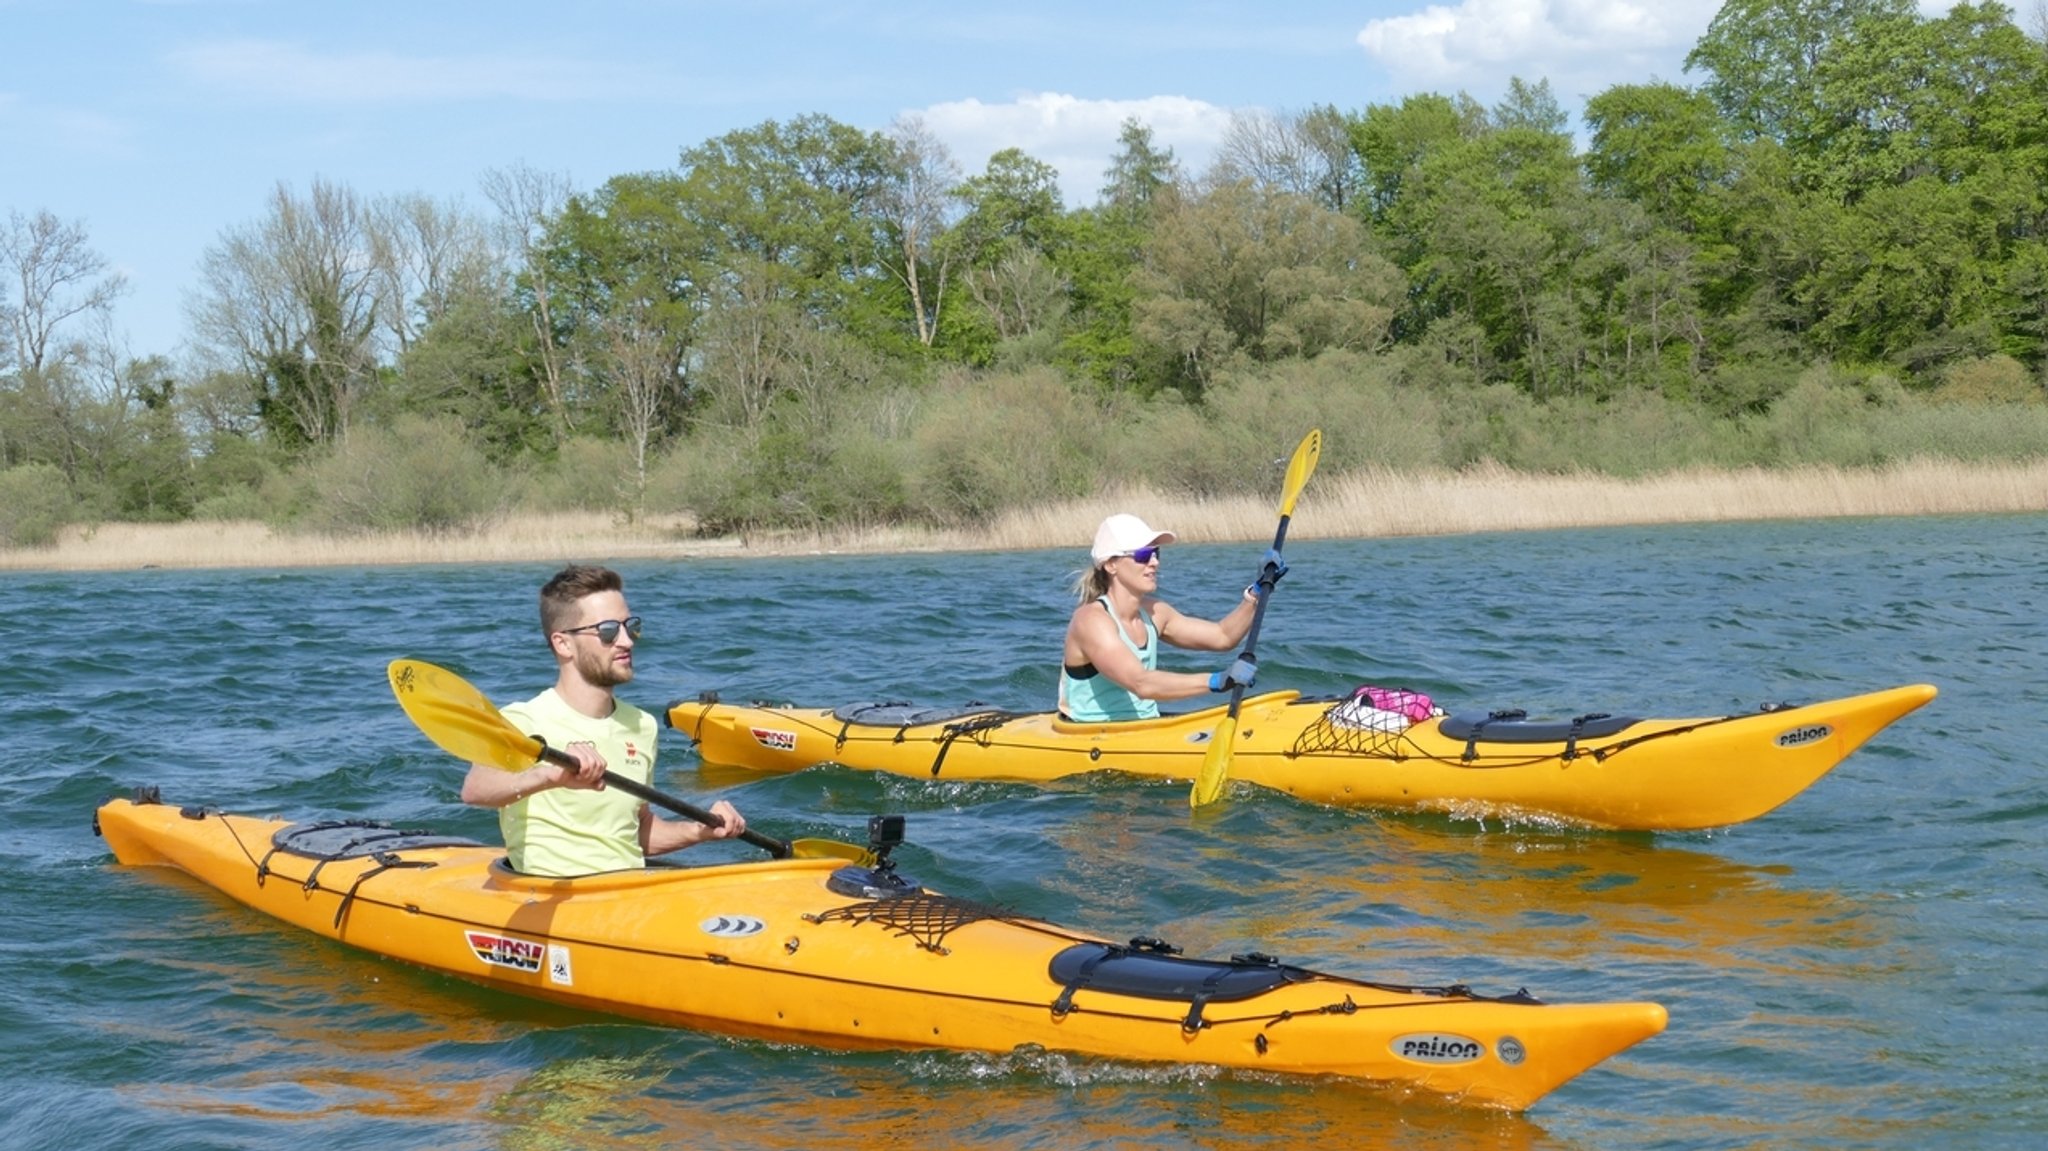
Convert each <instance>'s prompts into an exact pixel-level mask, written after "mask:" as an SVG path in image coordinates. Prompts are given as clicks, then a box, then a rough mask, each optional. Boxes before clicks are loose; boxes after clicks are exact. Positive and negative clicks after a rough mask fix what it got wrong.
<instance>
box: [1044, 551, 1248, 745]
mask: <svg viewBox="0 0 2048 1151" xmlns="http://www.w3.org/2000/svg"><path fill="white" fill-rule="evenodd" d="M1177 538H1178V537H1177V536H1175V535H1174V534H1173V533H1172V532H1169V531H1154V530H1152V528H1151V527H1150V526H1148V525H1147V524H1146V523H1145V521H1144V520H1141V519H1139V518H1138V517H1137V516H1134V515H1128V514H1124V513H1118V514H1117V515H1113V516H1111V517H1109V518H1108V519H1106V520H1103V521H1102V526H1100V527H1098V528H1097V529H1095V544H1094V546H1093V547H1091V548H1090V549H1089V553H1088V554H1089V558H1090V560H1091V561H1093V562H1092V564H1091V566H1090V567H1089V569H1088V570H1087V571H1086V572H1083V573H1082V574H1081V576H1080V578H1078V579H1077V580H1075V582H1074V591H1075V594H1076V595H1077V596H1078V597H1079V598H1080V600H1081V605H1080V606H1079V607H1077V608H1075V609H1074V615H1073V618H1072V619H1070V620H1069V621H1068V622H1067V643H1066V652H1065V655H1064V657H1063V658H1062V660H1061V666H1060V701H1059V709H1060V714H1061V715H1062V716H1064V717H1065V718H1067V719H1071V720H1077V721H1080V722H1084V723H1100V722H1107V721H1111V720H1122V719H1155V718H1157V717H1158V715H1159V701H1161V700H1175V699H1188V698H1190V697H1192V696H1197V695H1201V694H1203V693H1205V692H1212V691H1229V690H1230V689H1231V688H1233V687H1235V686H1238V685H1240V684H1242V685H1243V686H1245V687H1250V686H1252V682H1253V680H1254V679H1255V678H1256V677H1257V672H1258V668H1257V667H1256V666H1255V665H1254V664H1253V663H1252V661H1250V660H1248V659H1244V658H1241V657H1240V658H1239V659H1237V660H1234V661H1232V663H1231V664H1230V666H1229V667H1227V668H1224V669H1223V670H1222V671H1218V672H1213V673H1206V674H1205V673H1202V672H1184V671H1160V670H1159V644H1160V642H1161V641H1164V642H1166V643H1170V644H1172V645H1173V646H1175V647H1184V648H1188V649H1190V650H1193V651H1229V650H1230V649H1231V648H1233V647H1236V646H1237V644H1238V641H1240V640H1242V639H1244V636H1245V632H1246V631H1248V630H1250V628H1251V626H1252V616H1253V615H1254V614H1255V613H1256V612H1257V610H1258V603H1259V597H1260V596H1262V595H1265V594H1267V593H1268V592H1270V591H1271V590H1272V587H1273V585H1274V584H1277V583H1279V582H1280V577H1281V576H1282V575H1285V574H1286V572H1287V564H1286V562H1285V561H1283V560H1282V559H1281V558H1280V556H1279V553H1278V552H1271V553H1268V554H1267V556H1266V569H1265V572H1264V574H1262V575H1261V576H1260V579H1259V582H1257V583H1255V584H1253V585H1252V586H1250V587H1248V588H1246V589H1244V598H1243V599H1242V600H1240V601H1239V602H1238V604H1237V606H1236V607H1234V608H1232V609H1231V610H1230V614H1229V615H1226V616H1224V617H1223V618H1222V619H1220V620H1206V619H1197V618H1196V617H1194V616H1189V615H1183V614H1181V613H1180V612H1178V611H1175V610H1174V607H1173V605H1172V604H1169V603H1167V602H1166V601H1165V600H1163V599H1160V598H1159V595H1158V592H1159V559H1160V550H1161V549H1162V548H1164V547H1165V546H1166V545H1167V544H1170V543H1172V542H1173V541H1174V540H1175V539H1177Z"/></svg>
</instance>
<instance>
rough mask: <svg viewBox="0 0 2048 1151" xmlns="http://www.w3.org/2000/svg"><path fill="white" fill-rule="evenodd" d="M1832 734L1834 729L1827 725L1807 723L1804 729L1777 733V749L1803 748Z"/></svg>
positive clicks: (1799, 728)
mask: <svg viewBox="0 0 2048 1151" xmlns="http://www.w3.org/2000/svg"><path fill="white" fill-rule="evenodd" d="M1833 734H1835V729H1834V728H1832V727H1829V726H1828V725H1827V724H1824V723H1809V724H1807V725H1806V726H1805V727H1795V728H1793V729H1792V730H1791V731H1784V732H1779V733H1778V740H1777V743H1778V746H1779V747H1805V746H1806V745H1807V744H1809V743H1819V742H1820V741H1821V740H1823V739H1826V738H1827V737H1829V736H1831V735H1833Z"/></svg>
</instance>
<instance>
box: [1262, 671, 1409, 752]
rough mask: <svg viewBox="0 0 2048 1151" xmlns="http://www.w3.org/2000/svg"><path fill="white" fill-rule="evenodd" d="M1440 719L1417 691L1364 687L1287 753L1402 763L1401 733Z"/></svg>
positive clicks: (1303, 732) (1324, 716)
mask: <svg viewBox="0 0 2048 1151" xmlns="http://www.w3.org/2000/svg"><path fill="white" fill-rule="evenodd" d="M1442 714H1443V709H1442V708H1440V707H1437V706H1436V705H1435V704H1434V703H1432V702H1431V701H1430V698H1429V697H1428V696H1426V695H1423V694H1422V693H1420V692H1415V691H1409V690H1408V689H1406V688H1387V687H1375V686H1373V685H1371V684H1364V685H1361V686H1359V687H1358V688H1356V689H1354V690H1353V691H1352V692H1351V694H1350V695H1348V696H1346V697H1345V698H1343V699H1340V700H1338V701H1337V702H1336V703H1333V704H1331V705H1330V707H1329V708H1328V710H1326V711H1324V712H1323V714H1321V715H1319V716H1317V717H1316V718H1315V720H1314V721H1313V722H1311V723H1310V724H1309V725H1308V726H1307V727H1305V728H1303V729H1302V730H1301V734H1300V735H1298V736H1295V737H1294V746H1293V747H1292V748H1291V749H1289V753H1290V754H1293V755H1330V754H1337V755H1359V756H1372V757H1375V758H1379V759H1402V758H1405V757H1406V756H1407V755H1408V754H1409V747H1410V744H1409V741H1408V738H1407V736H1406V735H1405V734H1404V733H1405V732H1406V731H1407V730H1408V729H1409V728H1410V727H1412V726H1413V725H1415V724H1416V723H1418V722H1420V721H1422V720H1425V719H1428V718H1430V717H1431V716H1433V715H1442Z"/></svg>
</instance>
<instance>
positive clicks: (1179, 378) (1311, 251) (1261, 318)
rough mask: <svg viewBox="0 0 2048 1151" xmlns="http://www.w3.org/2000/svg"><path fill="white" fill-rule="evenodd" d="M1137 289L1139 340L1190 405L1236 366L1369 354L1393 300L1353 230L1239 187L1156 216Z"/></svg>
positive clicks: (1333, 217)
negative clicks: (1329, 353)
mask: <svg viewBox="0 0 2048 1151" xmlns="http://www.w3.org/2000/svg"><path fill="white" fill-rule="evenodd" d="M1137 285H1138V288H1139V292H1140V294H1139V296H1138V297H1137V300H1136V304H1135V308H1134V323H1135V326H1136V334H1137V336H1138V338H1139V339H1140V340H1141V341H1143V342H1144V343H1146V344H1148V345H1150V346H1153V347H1155V348H1157V349H1159V350H1160V351H1162V352H1163V353H1165V354H1166V355H1167V356H1168V357H1170V358H1171V361H1172V363H1173V364H1174V371H1175V374H1174V377H1173V379H1172V382H1173V383H1174V384H1175V386H1177V387H1179V388H1180V389H1181V390H1182V391H1184V392H1186V393H1188V394H1189V395H1190V396H1191V397H1198V396H1200V395H1201V394H1202V393H1203V391H1204V390H1205V389H1206V388H1207V387H1208V385H1209V383H1210V382H1211V381H1212V379H1213V378H1214V376H1215V373H1216V372H1217V370H1218V369H1219V368H1221V367H1223V366H1224V365H1225V364H1228V363H1230V362H1231V361H1233V360H1236V359H1239V358H1242V359H1245V360H1249V361H1251V362H1254V363H1263V362H1269V361H1272V360H1277V359H1282V358H1301V359H1308V358H1313V357H1314V356H1316V355H1318V354H1320V353H1322V352H1324V351H1326V350H1329V349H1333V348H1347V349H1351V350H1354V351H1370V350H1375V349H1377V348H1379V347H1380V346H1381V344H1382V343H1383V342H1384V340H1385V339H1386V335H1387V329H1388V324H1389V321H1390V319H1391V318H1392V315H1393V309H1394V306H1395V304H1396V303H1397V302H1398V301H1399V299H1400V297H1401V294H1402V293H1401V277H1400V273H1399V271H1398V270H1396V269H1395V268H1394V267H1393V265H1391V264H1389V263H1388V262H1387V261H1386V260H1385V259H1383V258H1382V257H1380V256H1379V255H1378V254H1377V253H1375V252H1374V251H1372V250H1371V247H1370V244H1369V242H1368V238H1367V236H1366V233H1365V228H1364V226H1363V225H1361V224H1360V223H1359V222H1358V221H1357V220H1355V219H1353V218H1351V217H1349V216H1346V215H1344V214H1342V213H1340V212H1337V211H1333V210H1331V209H1329V208H1325V207H1322V206H1320V205H1318V204H1316V203H1315V202H1314V201H1312V200H1310V199H1307V198H1306V197H1303V196H1299V195H1294V194H1291V193H1287V192H1282V191H1276V190H1267V189H1262V188H1259V187H1256V186H1254V185H1253V184H1252V183H1250V182H1249V181H1244V180H1239V181H1233V182H1230V183H1225V184H1222V185H1219V186H1217V187H1214V188H1211V189H1210V190H1209V191H1208V192H1207V193H1206V194H1204V195H1200V196H1188V197H1184V198H1175V199H1174V200H1173V201H1172V202H1171V203H1170V206H1164V207H1162V208H1161V209H1160V211H1159V212H1158V214H1157V223H1156V225H1155V227H1154V228H1153V231H1152V234H1151V237H1150V239H1149V240H1148V242H1147V244H1146V248H1145V266H1144V268H1143V269H1142V270H1141V271H1140V272H1139V273H1138V277H1137Z"/></svg>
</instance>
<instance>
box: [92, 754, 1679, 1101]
mask: <svg viewBox="0 0 2048 1151" xmlns="http://www.w3.org/2000/svg"><path fill="white" fill-rule="evenodd" d="M95 822H96V825H97V827H98V829H99V831H100V832H101V834H103V835H104V836H105V837H106V840H107V843H108V845H109V846H110V847H111V848H112V849H113V852H114V855H115V857H116V858H117V859H118V860H119V861H120V862H122V863H124V864H129V865H162V866H169V867H174V868H178V869H180V870H183V871H185V872H187V873H189V874H191V875H193V876H195V877H196V878H198V879H199V880H201V881H202V882H204V883H206V884H209V885H210V886H212V887H215V888H217V889H219V890H220V891H221V892H223V893H225V894H226V895H227V896H228V897H230V898H232V899H235V900H239V901H240V902H242V903H245V904H247V905H249V906H250V907H252V908H255V909H256V910H259V911H262V912H265V913H267V914H269V915H272V916H275V917H276V918H278V919H281V920H283V921H285V922H286V923H290V924H293V925H295V926H298V927H302V928H304V929H306V930H308V931H311V932H313V933H314V934H317V935H321V936H325V937H327V938H329V939H336V940H340V941H341V942H344V943H348V944H353V945H354V946H357V947H361V948H364V949H366V950H368V951H372V952H375V953H377V954H379V955H384V956H389V957H391V958H393V959H398V960H402V961H404V962H407V963H412V964H417V965H418V966H421V967H424V968H427V969H430V970H433V971H438V972H444V973H446V974H449V975H454V976H458V977H460V978H463V979H468V980H472V981H474V982H477V983H481V984H484V985H487V986H490V987H494V988H498V989H501V990H506V991H512V992H517V993H521V994H526V995H531V996H536V997H539V998H542V999H548V1000H553V1001H555V1002H559V1003H564V1004H570V1005H573V1006H576V1007H581V1008H588V1009H591V1010H596V1011H605V1012H613V1013H617V1014H620V1015H627V1016H632V1017H636V1018H640V1019H647V1020H652V1021H654V1022H658V1023H664V1024H673V1025H676V1026H682V1027H691V1028H698V1029H703V1030H710V1031H717V1032H723V1033H728V1034H734V1035H744V1036H753V1037H759V1038H765V1039H774V1040H787V1041H794V1042H802V1043H811V1044H817V1045H820V1046H826V1047H836V1048H952V1049H961V1050H978V1051H995V1052H1007V1051H1010V1050H1012V1049H1014V1048H1017V1047H1019V1046H1023V1045H1036V1046H1037V1047H1041V1048H1045V1049H1048V1050H1056V1051H1066V1052H1073V1053H1077V1054H1083V1055H1090V1056H1099V1057H1107V1058H1114V1059H1127V1060H1135V1061H1149V1062H1173V1063H1190V1064H1203V1065H1211V1066H1216V1067H1229V1068H1248V1069H1255V1070H1258V1071H1263V1072H1274V1073H1286V1074H1301V1075H1326V1076H1339V1077H1344V1078H1349V1079H1356V1080H1364V1081H1372V1082H1381V1083H1392V1084H1401V1085H1406V1086H1411V1087H1414V1088H1418V1089H1422V1090H1426V1091H1430V1092H1437V1093H1441V1094H1444V1095H1447V1096H1451V1097H1454V1098H1456V1099H1458V1100H1462V1101H1469V1102H1472V1103H1478V1104H1485V1105H1491V1106H1497V1107H1503V1108H1507V1109H1510V1110H1517V1111H1519V1110H1522V1109H1525V1108H1527V1107H1529V1106H1530V1105H1532V1104H1534V1103H1535V1102H1536V1101H1537V1100H1538V1099H1541V1098H1542V1097H1543V1096H1544V1095H1545V1094H1547V1093H1548V1092H1550V1091H1551V1090H1553V1089H1555V1088H1556V1087H1557V1086H1558V1085H1559V1084H1562V1083H1564V1082H1565V1081H1567V1080H1569V1079H1571V1078H1572V1077H1573V1076H1575V1075H1577V1074H1579V1073H1580V1072H1582V1071H1585V1070H1586V1069H1587V1068H1589V1067H1592V1066H1593V1065H1594V1064H1597V1063H1599V1062H1600V1061H1601V1060H1603V1059H1605V1058H1607V1057H1608V1056H1610V1055H1613V1054H1614V1053H1615V1052H1617V1051H1621V1050H1622V1049H1624V1048H1627V1047H1629V1046H1630V1045H1632V1044H1635V1043H1637V1042H1640V1041H1641V1040H1644V1039H1647V1038H1649V1037H1650V1036H1653V1035H1656V1034H1657V1033H1658V1032H1660V1031H1662V1030H1663V1029H1664V1024H1665V1011H1664V1008H1662V1007H1660V1006H1658V1005H1657V1004H1655V1003H1600V1004H1585V1005H1549V1004H1543V1003H1539V1002H1537V1001H1535V1000H1533V999H1531V998H1528V997H1527V996H1525V995H1521V994H1517V995H1514V996H1509V997H1506V998H1499V999H1493V998H1486V997H1481V996H1477V995H1474V994H1472V993H1471V992H1470V991H1468V990H1467V989H1464V988H1459V987H1446V988H1412V987H1400V986H1395V985H1390V984H1376V983H1368V982H1363V981H1359V980H1355V979H1348V978H1343V977H1340V976H1334V975H1327V974H1323V973H1320V972H1315V971H1310V970H1307V969H1305V968H1300V967H1295V966H1292V965H1288V964H1282V963H1279V962H1277V961H1275V960H1271V959H1269V958H1267V957H1264V956H1258V955H1252V956H1242V957H1234V958H1233V959H1231V960H1227V961H1211V960H1196V959H1186V958H1182V957H1180V956H1178V955H1175V954H1171V953H1169V951H1167V950H1166V949H1164V945H1162V944H1159V943H1158V942H1157V941H1154V940H1133V941H1131V942H1130V943H1129V944H1113V943H1110V942H1109V941H1107V940H1104V939H1100V938H1098V937H1095V936H1091V935H1085V934H1080V933H1076V932H1071V931H1068V930H1065V929H1063V928H1060V927H1057V926H1054V925H1052V924H1048V923H1044V922H1040V921H1037V920H1031V919H1024V918H1017V917H1013V916H1010V915H1007V914H1005V913H1004V912H1002V911H1001V910H1000V909H996V908H991V907H987V906H984V905H980V904H976V903H972V902H969V901H966V900H958V899H952V898H949V897H947V896H944V895H940V894H937V893H934V892H931V891H928V890H926V889H924V888H922V887H920V886H918V885H916V884H914V883H909V882H907V881H903V880H901V879H899V878H897V877H895V876H894V875H893V873H892V872H890V871H889V870H888V869H887V868H886V867H885V868H881V869H877V870H869V869H866V868H860V867H854V866H848V865H845V864H844V863H843V861H835V860H772V861H762V862H758V863H742V864H728V865H721V866H710V867H702V868H652V869H648V870H644V871H633V872H620V873H614V874H608V875H601V876H591V877H587V878H581V879H574V880H560V879H543V878H536V877H526V876H520V875H516V874H513V873H512V872H510V871H509V870H507V869H506V868H505V866H504V864H503V862H502V855H503V853H502V852H501V851H500V850H498V849H497V848H493V847H489V846H485V845H481V844H476V843H473V842H468V841H461V840H449V839H445V838H440V837H434V836H430V835H425V834H423V833H418V832H408V831H401V830H396V829H392V828H388V827H385V826H383V825H378V824H369V823H364V822H362V821H329V822H326V823H303V824H288V823H285V822H281V821H277V820H268V819H252V818H246V817H242V816H236V815H226V814H222V813H220V812H218V811H215V810H212V809H208V808H194V807H187V808H179V807H175V806H170V805H167V804H163V803H159V802H155V801H154V800H153V797H152V796H150V795H149V794H148V793H147V792H145V793H141V794H140V795H139V796H138V798H137V799H136V800H129V799H115V800H110V801H109V802H108V803H106V804H105V805H104V806H102V807H101V808H100V809H99V811H98V814H97V818H96V821H95ZM166 907H167V913H168V914H173V915H175V914H179V911H178V901H177V900H175V899H173V900H170V901H168V902H167V905H166Z"/></svg>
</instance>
